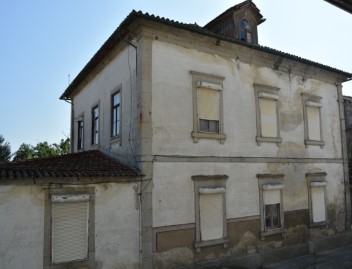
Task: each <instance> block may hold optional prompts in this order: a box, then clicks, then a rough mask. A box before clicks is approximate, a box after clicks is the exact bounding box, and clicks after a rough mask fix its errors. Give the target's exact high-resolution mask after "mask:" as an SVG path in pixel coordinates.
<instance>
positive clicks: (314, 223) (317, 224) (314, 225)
mask: <svg viewBox="0 0 352 269" xmlns="http://www.w3.org/2000/svg"><path fill="white" fill-rule="evenodd" d="M327 225H328V223H327V221H326V220H324V221H320V222H311V223H310V225H309V227H311V228H316V227H322V226H327Z"/></svg>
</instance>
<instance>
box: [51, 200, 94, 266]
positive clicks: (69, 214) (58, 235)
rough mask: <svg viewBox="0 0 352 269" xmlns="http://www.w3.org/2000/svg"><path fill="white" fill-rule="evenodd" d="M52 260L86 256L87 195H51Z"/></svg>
mask: <svg viewBox="0 0 352 269" xmlns="http://www.w3.org/2000/svg"><path fill="white" fill-rule="evenodd" d="M51 201H52V207H51V220H52V228H51V236H52V237H51V238H52V241H51V242H52V252H51V256H52V262H53V263H61V262H70V261H76V260H84V259H87V258H88V223H89V195H87V194H83V195H53V196H52V197H51Z"/></svg>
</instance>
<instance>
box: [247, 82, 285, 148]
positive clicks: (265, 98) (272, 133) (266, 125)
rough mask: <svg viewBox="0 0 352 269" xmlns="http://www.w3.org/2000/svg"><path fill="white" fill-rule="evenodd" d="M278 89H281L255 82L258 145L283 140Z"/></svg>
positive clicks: (278, 142)
mask: <svg viewBox="0 0 352 269" xmlns="http://www.w3.org/2000/svg"><path fill="white" fill-rule="evenodd" d="M278 91H279V89H278V88H275V87H271V86H266V85H261V84H254V92H255V105H256V117H257V119H256V122H257V136H256V141H257V144H258V146H260V145H261V143H262V142H268V143H277V144H278V145H280V143H281V142H282V139H281V137H280V126H279V108H278V101H279V94H278Z"/></svg>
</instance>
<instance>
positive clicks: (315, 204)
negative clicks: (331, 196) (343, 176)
mask: <svg viewBox="0 0 352 269" xmlns="http://www.w3.org/2000/svg"><path fill="white" fill-rule="evenodd" d="M306 178H307V182H308V201H309V212H310V226H311V227H315V226H322V225H326V223H327V219H326V215H327V214H326V195H325V192H326V186H327V182H326V179H325V178H326V173H307V174H306Z"/></svg>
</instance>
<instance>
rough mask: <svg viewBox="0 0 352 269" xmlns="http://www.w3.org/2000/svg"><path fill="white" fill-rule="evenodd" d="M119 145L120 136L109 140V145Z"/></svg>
mask: <svg viewBox="0 0 352 269" xmlns="http://www.w3.org/2000/svg"><path fill="white" fill-rule="evenodd" d="M119 143H120V136H114V137H111V138H110V144H119Z"/></svg>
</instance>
